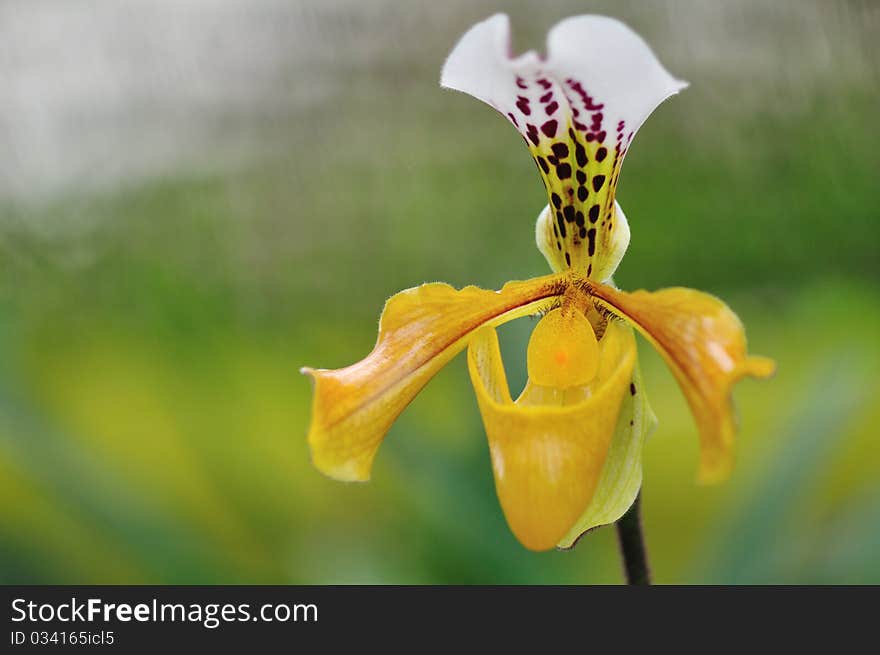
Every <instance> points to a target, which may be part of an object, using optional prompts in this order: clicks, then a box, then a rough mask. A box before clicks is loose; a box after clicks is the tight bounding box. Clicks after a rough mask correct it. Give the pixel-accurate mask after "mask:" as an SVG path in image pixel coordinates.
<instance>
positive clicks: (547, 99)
mask: <svg viewBox="0 0 880 655" xmlns="http://www.w3.org/2000/svg"><path fill="white" fill-rule="evenodd" d="M552 97H553V92H552V91H548V92H547V93H545V94H544V95H542V96H541V97H540V98H538V102H542V103H543V102H550V98H552Z"/></svg>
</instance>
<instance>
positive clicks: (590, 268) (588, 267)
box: [587, 262, 593, 277]
mask: <svg viewBox="0 0 880 655" xmlns="http://www.w3.org/2000/svg"><path fill="white" fill-rule="evenodd" d="M592 274H593V264H592V262H590V265H589V266H587V277H589V276H591V275H592Z"/></svg>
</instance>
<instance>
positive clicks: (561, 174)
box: [556, 164, 571, 180]
mask: <svg viewBox="0 0 880 655" xmlns="http://www.w3.org/2000/svg"><path fill="white" fill-rule="evenodd" d="M556 177H558V178H559V179H560V180H567V179H568V178H570V177H571V166H570V165H569V164H559V166H557V167H556Z"/></svg>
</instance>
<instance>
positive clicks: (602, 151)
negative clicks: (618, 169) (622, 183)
mask: <svg viewBox="0 0 880 655" xmlns="http://www.w3.org/2000/svg"><path fill="white" fill-rule="evenodd" d="M607 156H608V148H606V147H605V146H602V147H601V148H599V149H598V150H597V151H596V161H605V157H607Z"/></svg>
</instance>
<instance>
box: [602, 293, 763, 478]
mask: <svg viewBox="0 0 880 655" xmlns="http://www.w3.org/2000/svg"><path fill="white" fill-rule="evenodd" d="M592 293H593V295H594V297H596V298H598V299H599V300H600V301H601V302H602V303H603V304H605V305H606V306H608V307H609V308H610V309H611V310H612V311H613V312H614V313H615V314H618V315H620V316H623V317H624V318H626V319H627V320H628V321H630V322H631V323H632V324H633V325H634V326H635V327H636V328H638V330H639V331H640V332H641V333H642V334H644V335H645V337H646V338H647V339H648V340H649V341H650V342H651V343H652V344H653V345H654V347H655V348H657V350H658V351H659V352H660V354H661V355H662V356H663V358H664V359H665V360H666V363H667V364H669V366H670V368H671V369H672V372H673V374H674V375H675V377H676V379H677V380H678V383H679V385H680V386H681V388H682V391H683V392H684V394H685V397H686V398H687V401H688V404H689V405H690V408H691V411H692V412H693V414H694V418H695V419H696V422H697V426H698V428H699V430H700V444H701V448H700V470H699V479H700V481H701V482H715V481H719V480H723V479H725V478H726V477H728V475H729V474H730V471H731V469H732V467H733V441H734V435H735V433H736V419H735V416H734V410H733V405H732V402H731V399H730V394H731V390H732V387H733V385H734V384H735V383H736V382H737V380H739V379H740V378H742V377H744V376H746V375H750V376H754V377H762V378H763V377H768V376H770V375H772V374H773V371H774V370H775V366H776V365H775V364H774V363H773V361H772V360H770V359H767V358H765V357H750V356H749V355H748V352H747V348H746V336H745V330H744V329H743V326H742V323H740V321H739V318H737V316H736V314H734V313H733V311H731V309H730V308H729V307H728V306H727V305H725V304H724V303H723V302H721V301H720V300H718V299H717V298H715V297H714V296H711V295H709V294H707V293H702V292H700V291H694V290H693V289H684V288H680V287H676V288H671V289H662V290H660V291H655V292H648V291H636V292H634V293H626V292H623V291H618V290H617V289H614V288H612V287H609V286H605V285H600V284H596V285H593V286H592Z"/></svg>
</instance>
